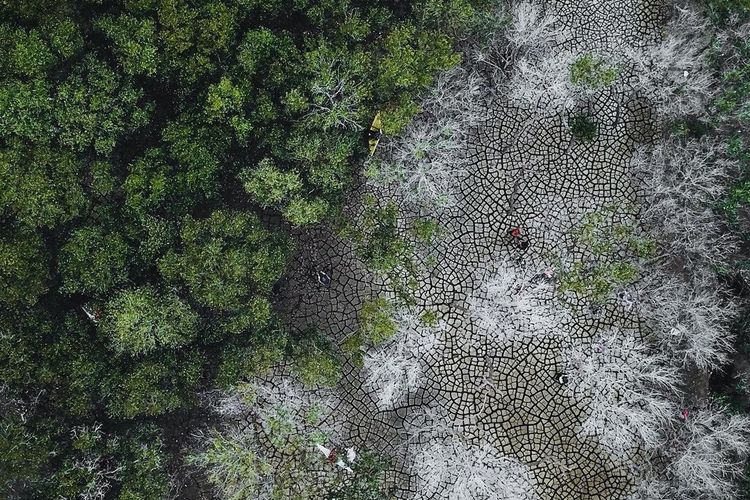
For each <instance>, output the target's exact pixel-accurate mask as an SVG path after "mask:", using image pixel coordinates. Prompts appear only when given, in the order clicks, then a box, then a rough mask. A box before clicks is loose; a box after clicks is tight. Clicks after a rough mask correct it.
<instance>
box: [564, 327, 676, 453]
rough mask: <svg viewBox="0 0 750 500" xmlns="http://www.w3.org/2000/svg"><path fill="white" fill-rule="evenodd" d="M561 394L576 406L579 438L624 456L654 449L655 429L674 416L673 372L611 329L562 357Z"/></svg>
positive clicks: (633, 340) (632, 339)
mask: <svg viewBox="0 0 750 500" xmlns="http://www.w3.org/2000/svg"><path fill="white" fill-rule="evenodd" d="M565 361H566V376H567V379H568V380H567V384H566V389H567V391H568V393H569V394H570V396H571V397H572V398H573V399H574V400H576V401H578V402H579V403H580V404H582V405H583V406H584V408H585V410H586V414H587V417H586V419H585V420H584V422H583V423H582V425H581V431H582V432H583V433H584V434H585V435H590V436H595V437H597V438H598V439H599V440H600V442H601V443H602V444H604V445H605V446H607V447H609V448H610V449H611V450H612V451H613V452H615V453H617V454H619V455H621V456H627V455H628V453H629V452H632V451H633V450H634V449H636V447H645V448H646V449H654V448H655V447H657V446H658V445H659V444H660V441H661V432H660V431H661V429H662V428H663V425H664V423H665V422H667V421H668V420H670V419H671V418H673V417H674V416H675V415H676V410H675V407H674V405H673V403H672V402H671V401H670V398H669V396H671V395H672V396H673V395H674V393H676V389H675V387H676V384H677V380H678V377H677V373H676V370H674V369H673V368H671V367H669V365H668V363H667V359H665V358H664V357H663V356H661V355H659V354H658V353H654V352H652V351H651V350H650V349H648V348H647V347H646V346H645V345H644V344H643V343H642V342H641V341H640V340H638V339H636V337H634V336H633V335H632V334H630V333H629V332H626V331H623V330H620V329H615V328H611V329H608V330H605V331H603V332H600V333H599V334H597V335H596V336H595V337H594V338H593V339H592V340H591V341H581V342H573V343H572V345H571V346H569V348H568V349H567V350H566V352H565Z"/></svg>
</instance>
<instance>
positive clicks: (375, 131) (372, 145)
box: [367, 111, 383, 156]
mask: <svg viewBox="0 0 750 500" xmlns="http://www.w3.org/2000/svg"><path fill="white" fill-rule="evenodd" d="M382 136H383V130H382V123H381V121H380V111H378V112H377V113H376V114H375V118H373V120H372V125H370V130H368V131H367V143H368V147H369V149H370V156H372V155H374V154H375V149H376V148H377V147H378V143H379V142H380V138H381V137H382Z"/></svg>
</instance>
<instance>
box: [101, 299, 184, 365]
mask: <svg viewBox="0 0 750 500" xmlns="http://www.w3.org/2000/svg"><path fill="white" fill-rule="evenodd" d="M101 329H102V330H103V331H104V332H105V334H106V335H108V336H109V338H110V339H111V343H112V347H113V348H114V350H115V351H117V352H119V353H127V354H131V355H137V354H145V353H149V352H152V351H154V350H155V349H156V348H157V347H171V348H174V347H180V346H182V345H186V344H188V343H190V342H191V341H192V340H193V339H194V338H195V336H196V334H197V329H198V315H197V314H196V313H195V312H193V311H192V310H191V309H190V306H188V305H187V304H185V303H184V302H182V301H181V300H180V299H179V298H178V297H176V296H175V295H172V294H169V293H167V294H159V293H158V292H157V291H156V290H154V289H152V288H148V287H143V288H136V289H131V290H123V291H121V292H119V293H118V294H117V295H115V296H114V297H113V298H112V299H111V300H110V301H109V303H108V304H107V312H106V316H105V318H104V319H103V320H102V321H101Z"/></svg>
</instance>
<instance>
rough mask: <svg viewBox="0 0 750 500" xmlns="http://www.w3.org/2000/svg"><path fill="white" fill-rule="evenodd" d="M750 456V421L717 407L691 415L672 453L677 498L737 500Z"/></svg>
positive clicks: (680, 432)
mask: <svg viewBox="0 0 750 500" xmlns="http://www.w3.org/2000/svg"><path fill="white" fill-rule="evenodd" d="M749 452H750V417H748V416H747V415H737V414H731V413H729V412H728V411H727V410H726V409H725V408H721V407H717V406H709V407H707V408H704V409H701V410H697V411H694V412H691V413H690V414H689V415H688V417H687V418H686V419H685V421H684V427H683V428H682V429H680V430H679V432H678V433H677V437H676V440H675V442H674V444H673V447H672V450H671V452H670V454H673V457H674V459H673V460H672V462H671V464H670V466H669V472H671V473H672V474H673V476H674V492H675V494H676V496H675V497H674V498H686V499H702V498H722V499H727V500H730V499H733V498H737V496H738V495H737V493H738V492H737V491H736V484H735V481H736V479H737V478H739V477H740V476H741V475H742V473H743V469H744V465H745V459H746V458H747V455H748V453H749Z"/></svg>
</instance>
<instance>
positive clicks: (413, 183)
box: [371, 68, 485, 207]
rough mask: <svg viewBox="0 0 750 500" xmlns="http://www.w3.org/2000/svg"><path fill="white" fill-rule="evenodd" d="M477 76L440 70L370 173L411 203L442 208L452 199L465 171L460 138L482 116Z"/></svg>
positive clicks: (379, 183)
mask: <svg viewBox="0 0 750 500" xmlns="http://www.w3.org/2000/svg"><path fill="white" fill-rule="evenodd" d="M484 94H485V90H484V88H483V85H482V83H481V79H480V78H479V76H478V75H476V74H475V73H473V72H471V71H467V70H465V69H462V68H456V69H454V70H451V71H448V72H444V73H442V74H441V75H440V76H439V77H438V80H437V82H436V84H435V86H434V87H433V89H432V91H431V93H430V95H429V96H427V97H426V98H425V100H424V101H423V103H422V109H423V112H422V113H421V114H420V115H418V116H417V117H416V118H415V119H414V120H413V121H412V122H411V123H410V124H409V126H408V127H407V128H406V130H405V131H404V132H403V133H402V134H401V135H400V136H399V137H398V138H397V139H396V140H395V141H392V142H390V143H386V144H384V145H383V149H384V150H385V151H386V154H385V155H384V156H383V159H382V161H381V162H380V164H379V165H377V169H376V170H375V172H374V173H373V175H371V181H372V182H373V183H374V184H375V185H376V186H381V187H382V186H389V187H391V188H392V189H393V190H395V193H396V195H397V196H398V197H399V198H400V199H402V200H403V201H405V202H407V203H409V204H411V205H413V206H416V207H434V206H437V207H444V206H449V205H451V204H452V203H453V201H454V194H455V189H456V184H457V183H456V179H458V178H459V177H460V176H461V174H462V173H463V172H464V171H465V163H466V161H467V157H466V147H467V144H466V140H467V138H468V135H469V133H470V132H471V130H472V128H473V127H475V126H476V125H477V124H478V123H479V122H480V121H482V120H483V119H484V113H483V111H482V109H483V108H482V107H481V96H483V95H484Z"/></svg>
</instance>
